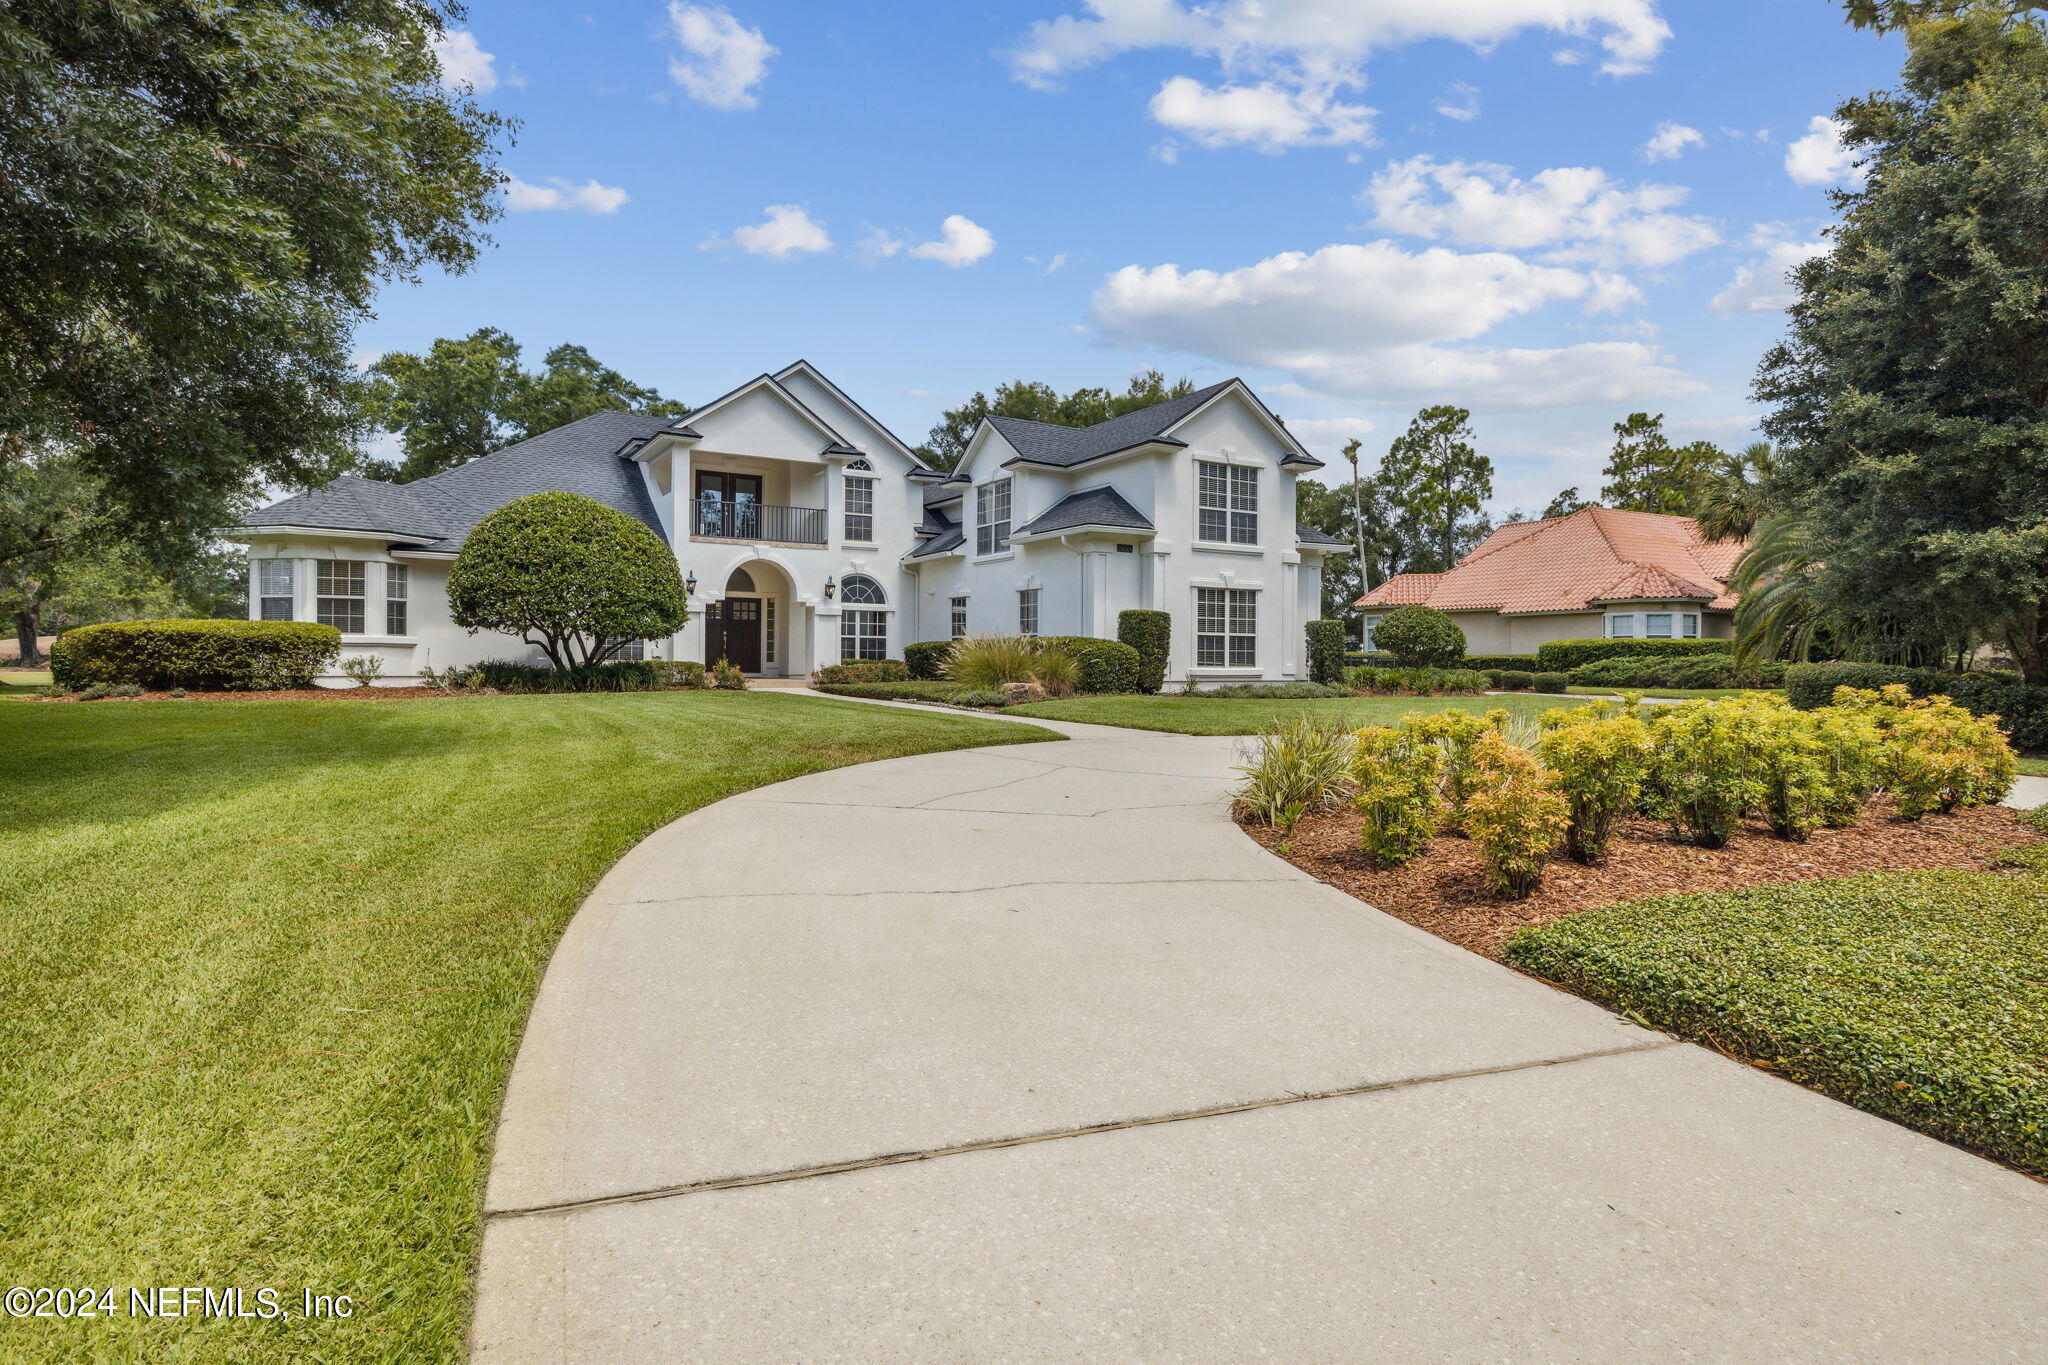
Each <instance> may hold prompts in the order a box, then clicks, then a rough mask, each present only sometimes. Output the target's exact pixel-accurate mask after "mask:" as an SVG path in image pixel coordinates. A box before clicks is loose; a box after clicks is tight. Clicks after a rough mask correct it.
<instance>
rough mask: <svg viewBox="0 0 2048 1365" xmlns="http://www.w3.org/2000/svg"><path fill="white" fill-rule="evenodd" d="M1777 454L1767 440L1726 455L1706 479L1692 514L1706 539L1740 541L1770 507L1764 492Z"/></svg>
mask: <svg viewBox="0 0 2048 1365" xmlns="http://www.w3.org/2000/svg"><path fill="white" fill-rule="evenodd" d="M1777 467H1778V460H1777V453H1776V452H1775V451H1773V450H1772V449H1771V443H1770V442H1769V441H1757V442H1755V443H1753V444H1751V445H1748V446H1745V447H1743V449H1742V451H1741V453H1739V454H1736V455H1730V456H1728V457H1727V459H1726V460H1725V461H1724V462H1723V463H1722V465H1721V467H1720V468H1719V469H1716V470H1714V471H1713V473H1712V474H1711V475H1710V476H1709V477H1708V480H1707V484H1706V487H1705V489H1704V491H1703V492H1702V493H1701V495H1700V500H1699V503H1698V505H1697V506H1696V507H1695V509H1694V512H1693V515H1694V517H1695V518H1696V519H1697V520H1698V521H1699V524H1700V534H1701V535H1703V536H1705V537H1706V538H1707V539H1708V540H1735V539H1744V538H1747V537H1748V536H1749V534H1750V533H1751V532H1752V531H1754V530H1755V529H1756V527H1757V523H1758V522H1760V521H1762V520H1763V519H1764V517H1765V516H1766V515H1768V513H1769V511H1770V508H1769V505H1768V503H1767V501H1766V499H1765V493H1764V489H1765V486H1766V485H1767V484H1768V483H1769V482H1770V479H1771V476H1772V475H1773V474H1774V473H1776V472H1777Z"/></svg>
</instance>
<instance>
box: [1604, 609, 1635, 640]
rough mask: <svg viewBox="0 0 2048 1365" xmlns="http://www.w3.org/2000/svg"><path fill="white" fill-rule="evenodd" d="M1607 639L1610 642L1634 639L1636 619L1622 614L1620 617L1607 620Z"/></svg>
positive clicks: (1628, 614)
mask: <svg viewBox="0 0 2048 1365" xmlns="http://www.w3.org/2000/svg"><path fill="white" fill-rule="evenodd" d="M1607 638H1608V639H1610V640H1633V639H1635V638H1636V618H1635V617H1634V615H1632V614H1630V613H1627V612H1624V613H1623V614H1621V615H1620V616H1610V617H1608V618H1607Z"/></svg>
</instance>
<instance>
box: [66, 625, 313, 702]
mask: <svg viewBox="0 0 2048 1365" xmlns="http://www.w3.org/2000/svg"><path fill="white" fill-rule="evenodd" d="M340 654H341V632H340V631H338V630H336V629H335V628H334V627H333V626H322V625H317V624H315V623H313V622H311V621H113V622H109V623H107V624H106V625H99V626H80V627H79V628H78V629H76V630H67V631H65V632H64V633H63V634H62V635H60V636H59V637H57V641H56V643H55V644H53V645H51V646H50V676H51V678H52V680H53V681H55V682H56V683H57V685H59V686H61V687H71V688H79V687H90V686H92V685H93V684H95V683H106V684H109V685H119V684H123V683H132V684H134V685H136V686H138V687H147V688H151V689H168V688H173V687H188V688H190V687H196V688H216V689H227V690H233V691H252V692H268V691H272V690H276V689H283V688H295V687H311V686H312V685H313V679H314V677H315V676H317V675H318V674H319V673H320V672H321V670H322V669H324V668H325V667H326V666H327V665H328V664H331V663H333V662H334V660H335V659H336V658H337V657H339V656H340Z"/></svg>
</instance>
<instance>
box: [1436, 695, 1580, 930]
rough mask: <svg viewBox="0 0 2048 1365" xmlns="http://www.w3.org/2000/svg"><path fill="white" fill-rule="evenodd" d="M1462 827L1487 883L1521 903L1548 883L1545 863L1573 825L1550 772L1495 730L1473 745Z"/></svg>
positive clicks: (1503, 894) (1482, 736)
mask: <svg viewBox="0 0 2048 1365" xmlns="http://www.w3.org/2000/svg"><path fill="white" fill-rule="evenodd" d="M1467 786H1468V788H1469V791H1468V794H1467V796H1466V798H1465V809H1464V815H1463V819H1462V824H1463V826H1464V830H1465V833H1466V835H1467V836H1468V837H1469V838H1470V839H1471V840H1472V842H1473V843H1474V844H1476V845H1478V847H1479V860H1480V863H1481V865H1482V866H1484V867H1485V869H1486V881H1487V885H1488V886H1489V887H1491V888H1492V889H1493V891H1494V893H1495V894H1496V895H1501V896H1508V897H1512V898H1514V899H1517V900H1520V899H1521V898H1523V897H1525V896H1528V895H1529V894H1531V893H1532V892H1534V891H1535V890H1536V888H1537V887H1539V886H1541V885H1542V884H1543V864H1544V863H1545V862H1546V861H1547V860H1548V859H1549V857H1550V853H1551V850H1552V849H1554V848H1556V847H1557V841H1558V838H1559V836H1561V835H1562V834H1563V833H1564V831H1565V827H1566V826H1567V825H1569V824H1570V823H1571V818H1570V813H1569V811H1568V810H1567V808H1566V803H1565V798H1564V796H1563V794H1562V793H1560V792H1559V791H1558V790H1557V788H1556V786H1555V785H1554V784H1553V777H1552V775H1551V774H1549V773H1546V772H1544V770H1543V768H1542V766H1541V765H1540V764H1538V763H1537V761H1536V759H1535V758H1534V757H1533V756H1532V755H1531V754H1530V753H1529V751H1528V750H1526V749H1524V748H1522V747H1520V746H1519V745H1516V744H1513V743H1511V742H1509V740H1508V738H1507V737H1506V736H1505V735H1503V734H1501V733H1499V732H1498V731H1496V730H1488V731H1485V732H1484V733H1482V734H1481V735H1480V736H1479V738H1478V740H1477V742H1475V743H1474V744H1473V746H1472V757H1471V764H1470V772H1469V777H1468V779H1467Z"/></svg>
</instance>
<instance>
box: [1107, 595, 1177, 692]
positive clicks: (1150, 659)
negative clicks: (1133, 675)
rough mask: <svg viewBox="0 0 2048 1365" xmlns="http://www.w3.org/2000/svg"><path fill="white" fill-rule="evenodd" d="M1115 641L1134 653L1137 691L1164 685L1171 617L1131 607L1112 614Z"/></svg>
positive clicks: (1170, 642)
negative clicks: (1136, 663)
mask: <svg viewBox="0 0 2048 1365" xmlns="http://www.w3.org/2000/svg"><path fill="white" fill-rule="evenodd" d="M1116 638H1117V639H1119V640H1121V641H1122V642H1123V643H1125V644H1127V645H1129V646H1130V647H1131V648H1132V649H1135V650H1136V651H1138V690H1139V691H1140V692H1146V693H1151V692H1157V691H1158V690H1159V689H1160V688H1162V687H1164V686H1166V660H1167V656H1168V654H1169V653H1170V652H1171V651H1172V648H1173V617H1171V616H1169V615H1168V614H1167V613H1165V612H1163V611H1147V610H1144V609H1142V608H1138V607H1133V608H1131V609H1130V610H1129V611H1120V612H1118V613H1117V614H1116Z"/></svg>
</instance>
